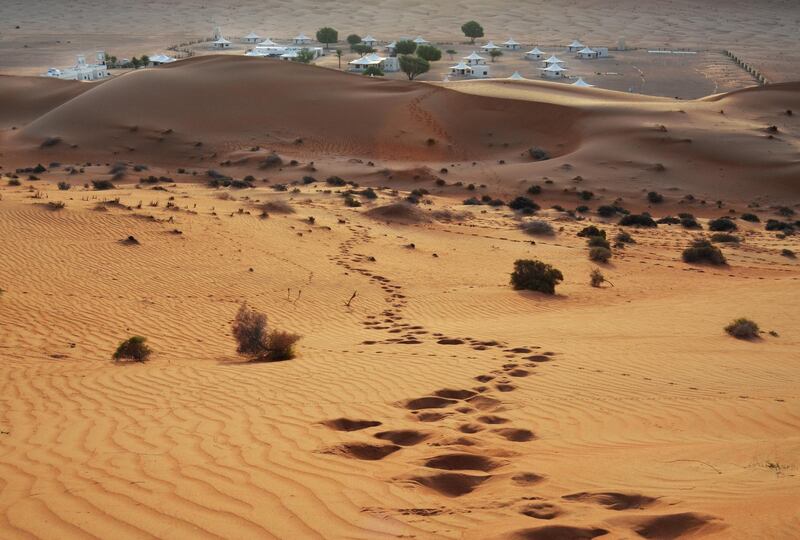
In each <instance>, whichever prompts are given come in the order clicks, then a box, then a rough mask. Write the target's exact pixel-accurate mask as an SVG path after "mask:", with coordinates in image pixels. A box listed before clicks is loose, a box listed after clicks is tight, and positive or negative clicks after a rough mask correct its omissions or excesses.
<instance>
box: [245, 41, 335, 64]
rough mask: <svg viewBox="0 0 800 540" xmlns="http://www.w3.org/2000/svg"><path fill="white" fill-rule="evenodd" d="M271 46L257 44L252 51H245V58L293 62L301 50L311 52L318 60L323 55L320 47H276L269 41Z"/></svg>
mask: <svg viewBox="0 0 800 540" xmlns="http://www.w3.org/2000/svg"><path fill="white" fill-rule="evenodd" d="M269 42H270V43H273V44H272V45H264V44H263V43H259V44H258V45H256V46H255V47H254V48H253V50H251V51H247V52H246V53H244V54H245V56H260V57H264V58H283V59H284V60H294V59H295V58H297V53H299V52H300V51H301V50H306V51H311V52H312V53H314V58H319V57H320V56H322V54H323V52H324V51H323V50H322V47H298V46H295V45H276V44H274V42H273V41H272V40H269Z"/></svg>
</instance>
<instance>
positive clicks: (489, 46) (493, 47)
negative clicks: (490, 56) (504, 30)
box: [481, 41, 500, 51]
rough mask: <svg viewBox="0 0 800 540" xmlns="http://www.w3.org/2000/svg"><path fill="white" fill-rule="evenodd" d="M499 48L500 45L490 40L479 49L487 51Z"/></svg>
mask: <svg viewBox="0 0 800 540" xmlns="http://www.w3.org/2000/svg"><path fill="white" fill-rule="evenodd" d="M499 48H500V47H498V46H497V45H495V44H494V42H492V41H490V42H489V43H487V44H486V45H484V46H482V47H481V49H483V50H484V51H488V50H490V49H499Z"/></svg>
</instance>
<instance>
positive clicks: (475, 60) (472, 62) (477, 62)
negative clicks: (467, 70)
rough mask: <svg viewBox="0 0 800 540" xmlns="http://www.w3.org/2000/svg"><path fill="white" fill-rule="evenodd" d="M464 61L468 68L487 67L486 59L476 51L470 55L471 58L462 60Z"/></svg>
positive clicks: (466, 57) (467, 57)
mask: <svg viewBox="0 0 800 540" xmlns="http://www.w3.org/2000/svg"><path fill="white" fill-rule="evenodd" d="M462 60H464V63H465V64H467V65H468V66H482V65H486V58H484V57H483V56H481V55H479V54H478V53H477V52H475V51H473V52H472V54H470V55H469V56H465V57H464V58H462Z"/></svg>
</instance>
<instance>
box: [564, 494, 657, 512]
mask: <svg viewBox="0 0 800 540" xmlns="http://www.w3.org/2000/svg"><path fill="white" fill-rule="evenodd" d="M561 498H562V499H565V500H568V501H579V502H586V503H593V504H599V505H600V506H605V507H606V508H608V509H609V510H632V509H641V508H647V507H649V506H652V505H653V504H655V503H656V502H657V501H658V498H657V497H648V496H647V495H640V494H638V493H617V492H613V491H607V492H597V493H590V492H586V491H582V492H580V493H571V494H569V495H563V496H562V497H561Z"/></svg>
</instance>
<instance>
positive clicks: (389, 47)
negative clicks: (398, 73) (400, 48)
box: [384, 41, 397, 56]
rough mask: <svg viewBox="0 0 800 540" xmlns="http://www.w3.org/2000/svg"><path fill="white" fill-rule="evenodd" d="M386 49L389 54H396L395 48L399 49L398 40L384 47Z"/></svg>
mask: <svg viewBox="0 0 800 540" xmlns="http://www.w3.org/2000/svg"><path fill="white" fill-rule="evenodd" d="M384 49H385V50H386V52H388V53H389V54H391V55H392V56H394V54H395V50H396V49H397V42H396V41H392V42H391V43H389V44H388V45H387V46H386V47H384Z"/></svg>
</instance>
